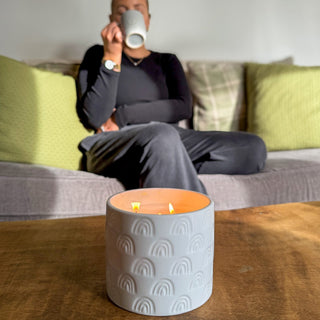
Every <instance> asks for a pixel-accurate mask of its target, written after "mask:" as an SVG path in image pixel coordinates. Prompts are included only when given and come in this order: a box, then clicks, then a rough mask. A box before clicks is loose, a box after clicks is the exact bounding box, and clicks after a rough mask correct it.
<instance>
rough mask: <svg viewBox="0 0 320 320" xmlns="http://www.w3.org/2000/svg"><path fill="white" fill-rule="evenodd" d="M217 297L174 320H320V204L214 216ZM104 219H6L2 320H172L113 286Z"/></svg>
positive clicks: (0, 234) (1, 242) (0, 260)
mask: <svg viewBox="0 0 320 320" xmlns="http://www.w3.org/2000/svg"><path fill="white" fill-rule="evenodd" d="M215 221H216V226H215V257H214V283H213V295H212V296H211V298H210V300H209V301H208V302H207V303H206V304H204V305H203V306H202V307H200V308H198V309H196V310H194V311H191V312H189V313H186V314H182V315H178V316H172V317H170V319H172V320H175V319H184V320H189V319H190V320H191V319H192V320H204V319H212V320H229V319H230V320H233V319H234V320H235V319H236V320H242V319H243V320H251V319H259V320H264V319H265V320H272V319H275V320H281V319H288V320H289V319H290V320H294V319H303V320H305V319H312V320H313V319H320V306H319V300H320V232H319V230H320V202H311V203H305V204H303V203H293V204H282V205H273V206H266V207H257V208H249V209H241V210H233V211H220V212H216V216H215ZM104 232H105V217H104V216H100V217H90V218H76V219H61V220H42V221H23V222H1V223H0V286H1V287H0V319H5V320H20V319H21V320H27V319H28V320H31V319H32V320H35V319H41V320H46V319H60V320H62V319H77V320H81V319H86V320H87V319H111V320H118V319H119V320H120V319H121V320H123V319H139V320H140V319H153V318H154V319H160V320H161V319H168V317H148V316H141V315H137V314H134V313H130V312H127V311H125V310H122V309H120V308H118V307H117V306H115V305H114V304H113V303H112V302H111V301H110V300H109V299H108V297H107V295H106V290H105V252H104V251H105V244H104V239H105V234H104Z"/></svg>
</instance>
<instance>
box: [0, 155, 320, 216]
mask: <svg viewBox="0 0 320 320" xmlns="http://www.w3.org/2000/svg"><path fill="white" fill-rule="evenodd" d="M200 179H201V180H202V181H203V183H204V184H205V186H206V188H207V190H208V193H209V195H210V197H211V198H212V199H213V201H214V203H215V209H216V210H228V209H236V208H245V207H252V206H261V205H268V204H276V203H285V202H299V201H316V200H320V149H308V150H296V151H278V152H270V153H269V154H268V160H267V163H266V167H265V169H264V170H263V172H261V173H258V174H253V175H219V174H217V175H200ZM123 190H124V188H123V186H122V185H121V184H120V183H119V182H118V181H117V180H116V179H110V178H105V177H102V176H98V175H95V174H92V173H88V172H82V171H71V170H65V169H57V168H52V167H45V166H36V165H28V164H19V163H8V162H0V220H22V219H43V218H46V219H49V218H65V217H80V216H88V215H101V214H105V210H106V209H105V208H106V201H107V199H108V197H110V196H111V195H113V194H115V193H118V192H121V191H123Z"/></svg>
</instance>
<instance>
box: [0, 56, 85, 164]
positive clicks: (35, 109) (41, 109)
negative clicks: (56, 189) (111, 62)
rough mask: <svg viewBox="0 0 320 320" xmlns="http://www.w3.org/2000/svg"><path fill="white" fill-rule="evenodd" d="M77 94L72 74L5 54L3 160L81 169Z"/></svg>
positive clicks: (1, 71)
mask: <svg viewBox="0 0 320 320" xmlns="http://www.w3.org/2000/svg"><path fill="white" fill-rule="evenodd" d="M76 99H77V96H76V85H75V81H74V79H73V78H72V77H70V76H64V75H62V74H60V73H53V72H48V71H43V70H39V69H37V68H33V67H30V66H28V65H26V64H24V63H21V62H18V61H15V60H12V59H9V58H6V57H4V56H0V135H1V140H0V160H1V161H12V162H24V163H31V164H41V165H48V166H53V167H59V168H65V169H72V170H77V169H79V163H80V159H81V153H80V151H79V150H78V144H79V142H80V141H81V139H83V138H84V137H86V136H88V134H89V133H88V131H87V130H86V129H85V128H84V127H83V126H82V124H81V123H80V121H79V119H78V116H77V113H76Z"/></svg>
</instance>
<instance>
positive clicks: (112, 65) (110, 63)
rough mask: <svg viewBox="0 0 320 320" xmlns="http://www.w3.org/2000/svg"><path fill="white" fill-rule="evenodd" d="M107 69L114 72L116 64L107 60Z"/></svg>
mask: <svg viewBox="0 0 320 320" xmlns="http://www.w3.org/2000/svg"><path fill="white" fill-rule="evenodd" d="M104 65H105V67H106V68H107V69H108V70H112V69H113V67H114V66H115V63H114V62H113V61H111V60H107V61H106V62H105V63H104Z"/></svg>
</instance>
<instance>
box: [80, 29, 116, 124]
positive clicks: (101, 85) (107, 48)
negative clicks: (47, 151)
mask: <svg viewBox="0 0 320 320" xmlns="http://www.w3.org/2000/svg"><path fill="white" fill-rule="evenodd" d="M101 37H102V39H103V42H104V46H103V49H102V47H101V46H94V47H92V48H90V49H89V50H88V51H87V52H86V54H85V57H84V59H83V61H82V63H81V65H80V69H79V75H78V94H79V101H78V112H79V116H80V118H81V120H82V122H83V123H84V124H85V125H86V126H88V127H91V128H93V129H95V130H97V129H98V128H100V127H101V125H103V124H104V123H105V122H106V121H107V120H108V119H109V118H110V117H111V115H112V113H113V111H114V107H115V105H116V95H117V90H118V81H119V75H120V72H119V71H120V70H107V69H106V67H105V66H104V64H103V62H102V61H103V60H108V59H110V60H112V61H114V62H115V63H116V64H118V65H120V64H121V53H122V34H121V31H120V29H119V27H118V25H117V24H116V23H110V24H109V25H107V26H106V27H105V28H104V29H103V30H102V32H101Z"/></svg>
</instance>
